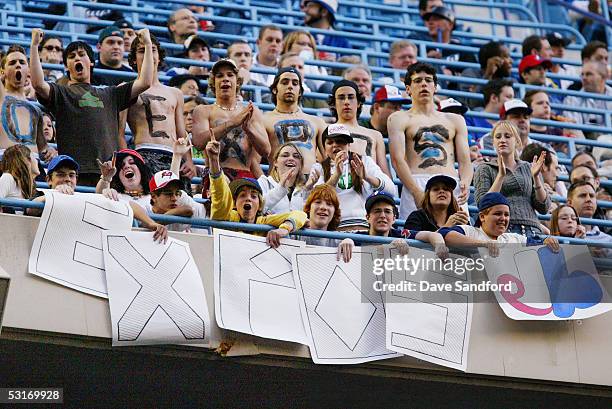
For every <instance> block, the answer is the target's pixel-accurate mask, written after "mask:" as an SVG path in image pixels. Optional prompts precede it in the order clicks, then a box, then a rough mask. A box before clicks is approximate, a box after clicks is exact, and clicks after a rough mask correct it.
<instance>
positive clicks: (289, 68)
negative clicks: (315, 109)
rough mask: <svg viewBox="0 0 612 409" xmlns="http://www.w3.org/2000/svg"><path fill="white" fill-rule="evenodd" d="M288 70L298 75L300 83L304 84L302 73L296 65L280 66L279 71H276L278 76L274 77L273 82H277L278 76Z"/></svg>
mask: <svg viewBox="0 0 612 409" xmlns="http://www.w3.org/2000/svg"><path fill="white" fill-rule="evenodd" d="M286 72H291V73H293V74H295V75H297V76H298V79H299V80H300V85H302V74H300V72H299V71H298V70H297V69H296V68H294V67H284V68H279V69H278V71H277V73H276V76H275V77H274V81H273V82H276V80H277V79H278V78H280V76H281V75H283V74H284V73H286Z"/></svg>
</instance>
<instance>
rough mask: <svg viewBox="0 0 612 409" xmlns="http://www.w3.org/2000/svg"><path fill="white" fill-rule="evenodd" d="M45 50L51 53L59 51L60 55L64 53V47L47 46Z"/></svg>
mask: <svg viewBox="0 0 612 409" xmlns="http://www.w3.org/2000/svg"><path fill="white" fill-rule="evenodd" d="M43 48H44V49H45V50H47V51H49V52H51V51H57V52H58V53H61V52H62V51H63V50H62V47H60V46H57V45H46V46H44V47H43Z"/></svg>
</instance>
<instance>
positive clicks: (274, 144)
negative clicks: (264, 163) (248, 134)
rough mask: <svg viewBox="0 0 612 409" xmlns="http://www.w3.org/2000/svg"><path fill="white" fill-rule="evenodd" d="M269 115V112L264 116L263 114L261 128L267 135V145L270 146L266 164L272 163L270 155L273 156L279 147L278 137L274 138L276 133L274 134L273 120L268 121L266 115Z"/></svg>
mask: <svg viewBox="0 0 612 409" xmlns="http://www.w3.org/2000/svg"><path fill="white" fill-rule="evenodd" d="M270 114H271V112H266V113H265V114H263V126H264V128H265V130H266V134H267V135H268V143H269V144H270V154H269V155H268V163H272V162H274V161H273V158H272V155H274V152H276V149H277V148H278V146H279V143H278V137H277V136H276V133H274V124H273V122H274V120H273V119H269V117H268V115H270ZM269 122H270V123H269Z"/></svg>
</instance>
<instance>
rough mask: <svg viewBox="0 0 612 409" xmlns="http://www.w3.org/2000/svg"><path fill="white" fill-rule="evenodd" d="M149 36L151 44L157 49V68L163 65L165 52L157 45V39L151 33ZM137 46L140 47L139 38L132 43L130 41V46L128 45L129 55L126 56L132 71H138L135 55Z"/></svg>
mask: <svg viewBox="0 0 612 409" xmlns="http://www.w3.org/2000/svg"><path fill="white" fill-rule="evenodd" d="M150 36H151V44H153V45H154V46H156V47H157V55H158V57H159V62H158V63H157V67H158V68H159V67H161V66H162V64H163V63H164V59H165V58H166V50H164V47H162V46H161V44H160V43H159V40H158V39H157V37H155V35H154V34H153V33H151V34H150ZM139 46H140V38H139V37H138V36H136V38H135V39H134V41H132V45H130V53H129V54H128V64H130V67H132V69H133V70H134V71H138V67H137V65H136V54H138V47H139Z"/></svg>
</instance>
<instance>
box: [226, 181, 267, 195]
mask: <svg viewBox="0 0 612 409" xmlns="http://www.w3.org/2000/svg"><path fill="white" fill-rule="evenodd" d="M245 186H248V187H252V188H253V189H255V190H257V191H258V192H259V193H261V194H263V190H261V186H259V182H257V180H256V179H253V178H239V179H234V180H233V181H232V182H231V183H230V185H229V188H230V191H231V192H232V197H233V198H234V199H235V198H236V196H237V195H238V193H239V192H240V189H242V188H243V187H245Z"/></svg>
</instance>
